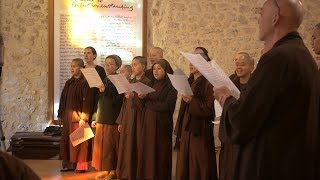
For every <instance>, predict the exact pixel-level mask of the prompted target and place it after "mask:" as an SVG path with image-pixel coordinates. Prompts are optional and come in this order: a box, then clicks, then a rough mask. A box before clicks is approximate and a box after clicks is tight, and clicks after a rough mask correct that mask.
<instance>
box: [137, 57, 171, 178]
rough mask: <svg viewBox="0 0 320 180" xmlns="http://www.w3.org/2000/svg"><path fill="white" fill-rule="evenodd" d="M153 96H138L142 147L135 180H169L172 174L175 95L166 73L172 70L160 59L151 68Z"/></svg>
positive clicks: (166, 62) (150, 94)
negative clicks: (141, 101) (141, 116)
mask: <svg viewBox="0 0 320 180" xmlns="http://www.w3.org/2000/svg"><path fill="white" fill-rule="evenodd" d="M152 70H153V75H154V79H155V80H154V81H153V82H152V86H151V87H152V88H153V89H155V90H156V91H155V92H152V93H149V94H148V95H140V98H143V99H144V102H143V104H144V109H143V111H144V117H143V119H142V121H143V122H142V123H143V125H142V130H141V143H140V147H139V155H138V158H139V159H138V172H137V179H153V180H157V179H158V180H168V179H171V178H172V177H171V176H172V175H171V171H172V128H173V127H172V126H173V119H172V115H173V112H174V108H175V104H176V100H177V91H176V90H175V89H174V87H173V86H172V84H171V82H170V80H169V77H168V75H167V73H169V74H172V73H173V70H172V68H171V65H170V64H169V62H168V61H167V60H165V59H161V60H159V61H157V62H155V63H154V64H153V66H152Z"/></svg>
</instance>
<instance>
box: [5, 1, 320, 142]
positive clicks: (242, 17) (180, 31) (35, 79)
mask: <svg viewBox="0 0 320 180" xmlns="http://www.w3.org/2000/svg"><path fill="white" fill-rule="evenodd" d="M303 3H304V5H305V7H306V9H307V11H306V18H305V21H304V23H303V25H302V27H301V30H300V32H301V34H302V36H303V37H304V38H305V40H306V44H307V45H308V47H310V38H311V35H310V33H311V28H312V26H313V25H314V24H316V23H317V22H318V21H320V11H319V8H320V1H319V0H304V1H303ZM261 4H262V1H261V0H260V1H259V0H197V1H193V0H174V1H173V0H148V6H149V7H148V18H149V19H148V28H149V30H148V36H149V42H148V44H149V46H152V45H154V46H160V47H162V48H164V49H165V58H166V59H168V60H169V61H170V62H171V63H172V65H173V67H174V68H177V67H180V68H182V69H183V70H185V71H186V73H188V63H187V61H186V60H185V59H184V58H183V57H182V56H181V55H180V54H179V50H182V51H189V52H191V51H192V50H193V49H194V48H195V47H197V46H204V47H206V48H207V49H208V50H209V55H210V57H211V58H212V59H214V60H216V61H217V62H218V64H220V65H221V67H222V68H223V69H224V70H225V71H226V72H227V73H228V74H230V73H231V72H233V66H232V65H233V64H232V59H233V56H234V54H235V53H237V52H239V51H247V52H249V53H250V54H251V55H253V56H254V58H255V59H256V60H258V57H259V52H260V50H261V48H262V43H261V42H259V41H258V40H257V39H258V38H257V37H258V25H257V22H258V17H259V10H260V7H261ZM0 17H1V18H0V33H1V34H2V35H3V38H4V41H5V47H6V49H5V65H4V67H3V73H2V76H1V83H0V118H1V120H2V121H3V127H4V132H5V135H6V136H7V139H8V138H9V137H10V136H11V135H12V134H13V133H14V132H16V131H41V130H43V128H44V127H45V126H46V125H47V122H48V117H47V109H48V97H47V96H48V83H47V82H48V0H1V1H0Z"/></svg>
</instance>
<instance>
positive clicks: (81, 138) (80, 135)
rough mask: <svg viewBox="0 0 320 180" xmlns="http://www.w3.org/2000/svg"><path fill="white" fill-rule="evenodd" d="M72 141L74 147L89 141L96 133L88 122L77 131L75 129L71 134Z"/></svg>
mask: <svg viewBox="0 0 320 180" xmlns="http://www.w3.org/2000/svg"><path fill="white" fill-rule="evenodd" d="M69 137H70V141H71V143H72V145H73V147H75V146H77V145H79V144H81V143H83V142H85V141H87V140H88V139H91V138H93V137H94V134H93V132H92V130H91V128H90V126H89V124H88V123H86V124H85V125H84V127H79V128H78V129H76V130H75V131H73V132H72V133H71V134H70V135H69Z"/></svg>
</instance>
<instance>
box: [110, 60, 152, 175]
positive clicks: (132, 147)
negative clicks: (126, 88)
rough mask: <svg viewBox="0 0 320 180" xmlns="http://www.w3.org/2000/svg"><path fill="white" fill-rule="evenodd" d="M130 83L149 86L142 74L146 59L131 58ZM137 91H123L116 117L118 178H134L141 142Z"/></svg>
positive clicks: (140, 116) (140, 119)
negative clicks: (140, 83) (119, 109)
mask: <svg viewBox="0 0 320 180" xmlns="http://www.w3.org/2000/svg"><path fill="white" fill-rule="evenodd" d="M131 65H132V74H133V75H134V78H133V79H132V80H131V81H130V82H131V83H136V82H142V83H144V84H146V85H148V86H150V80H149V79H148V78H147V77H146V76H145V75H144V73H145V70H146V68H147V59H146V58H145V57H143V56H136V57H134V58H133V60H132V64H131ZM140 101H141V100H140V99H139V98H138V94H137V93H133V92H131V93H125V98H124V100H123V104H122V107H121V111H120V114H119V116H118V119H117V121H116V122H117V124H119V125H118V130H119V132H120V141H119V153H118V163H117V176H118V178H119V179H128V180H132V179H133V180H134V179H136V172H137V163H138V162H137V159H138V152H139V145H140V142H141V135H140V133H141V127H142V115H143V114H142V112H143V111H142V109H143V107H142V103H141V102H140Z"/></svg>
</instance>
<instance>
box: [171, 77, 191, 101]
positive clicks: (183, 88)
mask: <svg viewBox="0 0 320 180" xmlns="http://www.w3.org/2000/svg"><path fill="white" fill-rule="evenodd" d="M168 77H169V79H170V81H171V84H172V86H173V87H174V88H175V89H176V90H177V91H178V92H179V93H180V94H183V95H190V96H192V95H193V92H192V90H191V87H190V84H189V82H188V79H187V76H185V75H171V74H168Z"/></svg>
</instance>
